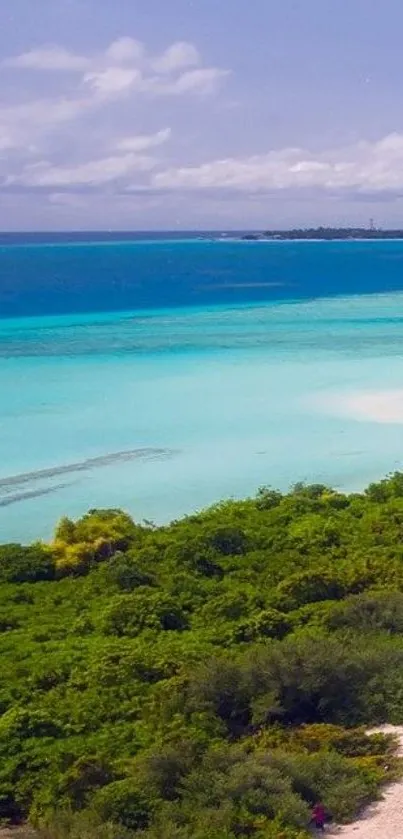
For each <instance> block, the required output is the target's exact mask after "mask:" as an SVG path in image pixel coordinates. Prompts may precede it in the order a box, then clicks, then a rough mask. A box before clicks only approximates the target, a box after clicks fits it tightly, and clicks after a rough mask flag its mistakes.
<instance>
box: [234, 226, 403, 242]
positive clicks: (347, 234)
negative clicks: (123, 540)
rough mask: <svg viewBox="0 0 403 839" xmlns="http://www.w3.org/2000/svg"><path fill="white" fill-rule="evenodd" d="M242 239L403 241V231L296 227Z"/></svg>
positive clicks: (249, 235)
mask: <svg viewBox="0 0 403 839" xmlns="http://www.w3.org/2000/svg"><path fill="white" fill-rule="evenodd" d="M242 238H243V239H250V240H252V241H253V240H259V239H280V240H281V239H287V240H295V239H323V240H333V239H335V240H344V239H403V230H380V229H379V228H377V227H299V228H298V227H297V228H293V229H292V230H266V231H265V232H264V233H246V234H245V235H244V236H243V237H242Z"/></svg>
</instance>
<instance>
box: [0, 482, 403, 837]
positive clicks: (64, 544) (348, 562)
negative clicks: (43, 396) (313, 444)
mask: <svg viewBox="0 0 403 839" xmlns="http://www.w3.org/2000/svg"><path fill="white" fill-rule="evenodd" d="M0 581H1V585H0V649H1V662H2V667H1V674H0V754H1V760H0V818H3V819H5V820H11V821H13V822H18V821H24V820H26V819H29V820H30V821H31V822H32V823H33V824H34V825H38V826H40V830H41V831H42V833H41V835H42V836H43V837H45V839H65V837H66V838H67V837H70V839H78V837H80V839H95V837H99V839H128V837H133V836H136V837H143V839H157V838H158V839H191V837H192V839H193V837H194V839H205V837H206V839H207V837H209V839H235V837H254V838H255V839H264V838H265V839H274V837H283V839H302V837H303V836H306V835H307V834H306V830H307V826H308V824H309V819H310V811H311V807H312V805H313V803H314V802H315V801H317V800H322V801H323V802H324V804H325V806H326V808H327V810H328V812H329V814H330V815H331V817H332V818H334V819H335V820H337V821H343V820H349V819H351V818H352V817H353V816H354V814H355V813H356V811H357V810H358V809H359V808H360V807H361V806H362V805H363V804H364V803H365V802H366V801H368V800H369V799H371V798H372V797H374V796H375V795H376V793H377V789H378V787H379V784H380V783H381V782H382V781H383V780H385V779H386V778H387V777H389V775H390V773H391V772H392V773H393V772H394V771H396V764H395V761H394V759H393V754H392V753H393V746H392V744H391V743H390V741H389V739H388V738H386V737H385V736H383V735H373V736H371V737H369V736H367V735H366V734H365V731H364V726H366V725H368V724H371V723H382V722H385V721H389V722H400V723H401V722H402V721H403V475H400V474H396V475H394V476H392V477H391V478H389V479H387V480H385V481H382V482H380V483H379V484H373V485H371V486H370V487H369V488H368V490H367V491H366V492H365V493H363V494H354V495H350V496H345V495H342V494H339V493H337V492H334V491H332V490H331V489H329V488H327V487H324V486H319V485H318V486H316V485H315V486H308V487H305V486H302V485H297V486H295V487H294V489H293V490H292V491H291V492H290V493H289V494H287V495H281V494H280V493H278V492H275V491H273V490H270V489H262V490H261V491H260V492H259V493H258V495H257V497H256V498H255V499H250V500H246V501H228V502H224V503H221V504H218V505H217V506H215V507H213V508H211V509H209V510H207V511H205V512H202V513H200V514H198V515H194V516H190V517H188V518H185V519H183V520H181V521H178V522H174V523H173V524H171V525H170V526H168V527H160V528H155V527H153V526H151V525H144V526H140V525H138V524H135V523H133V521H132V520H131V519H130V517H129V516H127V515H126V514H125V513H123V512H121V511H119V510H109V511H108V510H94V511H90V512H89V513H88V514H87V515H85V516H84V517H83V518H81V519H80V520H79V521H77V522H73V521H71V520H69V519H63V520H62V521H61V522H60V523H59V526H58V528H57V531H56V534H55V539H54V541H53V542H52V543H51V544H50V545H44V544H36V545H32V546H30V547H24V546H21V545H15V544H14V545H3V546H1V547H0Z"/></svg>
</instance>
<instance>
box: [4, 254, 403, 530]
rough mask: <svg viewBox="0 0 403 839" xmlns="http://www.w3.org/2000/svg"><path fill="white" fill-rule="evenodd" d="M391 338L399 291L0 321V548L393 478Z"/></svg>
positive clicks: (395, 383) (398, 454) (395, 433)
mask: <svg viewBox="0 0 403 839" xmlns="http://www.w3.org/2000/svg"><path fill="white" fill-rule="evenodd" d="M263 247H264V246H263ZM400 247H401V249H402V248H403V246H402V245H401V246H400ZM393 253H395V251H394V250H393ZM402 253H403V250H402ZM402 325H403V293H401V292H397V291H393V292H390V293H387V294H370V295H365V294H360V295H357V296H348V297H321V298H319V299H314V300H296V301H294V302H292V301H284V300H272V301H266V302H252V303H251V302H244V303H243V304H242V303H238V304H237V305H229V304H228V303H226V304H224V303H221V305H215V306H214V305H211V304H210V305H208V306H206V305H198V306H196V305H193V306H190V307H188V308H184V307H177V308H167V309H155V310H150V309H149V310H146V309H144V310H137V311H133V312H132V313H131V312H123V313H121V312H120V313H119V312H115V313H111V312H107V313H103V314H100V313H98V314H85V313H82V314H74V315H69V314H65V315H56V314H51V315H47V316H39V315H37V316H34V315H31V316H30V317H25V318H24V317H20V318H15V319H3V320H0V392H1V402H0V539H1V540H13V539H18V540H31V539H34V538H48V537H49V536H50V534H51V532H52V528H53V526H54V524H55V522H56V520H57V519H58V518H59V517H60V516H61V515H63V514H68V515H70V516H77V515H79V514H81V513H83V512H84V511H85V510H87V509H88V508H91V507H100V506H109V507H110V506H115V507H116V506H121V507H123V508H125V509H127V510H128V511H130V512H131V513H132V514H133V515H134V517H135V518H136V519H137V520H142V519H144V518H146V519H152V520H154V521H156V522H163V521H168V520H169V519H171V518H173V517H177V516H180V515H182V514H183V513H188V512H191V511H193V510H195V509H198V508H201V507H203V506H205V505H207V504H210V503H212V502H214V501H217V500H219V499H220V498H222V497H224V496H244V495H246V494H248V493H254V492H255V491H256V489H257V488H258V487H259V486H260V485H262V484H271V485H274V486H276V487H280V488H281V489H286V488H287V487H288V486H289V485H290V484H291V483H293V482H295V481H299V480H306V481H323V482H326V483H330V484H332V485H334V486H337V487H340V488H342V489H347V490H352V489H357V488H360V487H362V486H364V485H365V484H366V483H367V482H368V481H370V480H372V479H376V478H378V477H380V476H382V475H384V474H385V473H387V472H388V471H390V470H393V469H396V468H401V467H402V466H403V444H402V439H403V395H402V394H403V329H402Z"/></svg>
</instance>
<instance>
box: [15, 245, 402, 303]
mask: <svg viewBox="0 0 403 839" xmlns="http://www.w3.org/2000/svg"><path fill="white" fill-rule="evenodd" d="M89 235H91V236H92V238H94V237H95V238H97V234H74V235H73V234H53V235H52V236H49V235H48V236H47V239H48V240H49V241H48V242H47V244H45V243H44V241H43V240H44V238H46V237H45V236H44V234H42V235H39V234H31V235H30V236H28V238H27V235H26V234H25V237H24V238H23V237H22V236H21V234H7V235H6V234H3V236H2V240H0V316H2V317H21V316H24V315H28V316H29V315H43V314H64V313H74V312H76V313H78V312H97V311H99V312H108V311H123V310H133V309H144V308H146V309H154V308H156V307H157V308H164V307H178V306H205V305H211V304H224V305H229V306H230V305H232V304H244V303H256V302H261V301H276V300H304V299H307V298H308V299H309V298H312V297H328V296H332V295H335V294H339V295H346V294H368V293H371V294H372V293H379V292H384V291H397V290H400V289H402V288H403V242H400V241H397V242H392V241H383V242H382V241H380V242H370V241H365V242H242V241H228V240H227V241H226V240H221V241H220V240H209V239H208V238H206V239H205V240H204V241H201V240H194V239H191V238H181V239H179V238H177V235H176V236H175V235H174V234H164V238H157V239H156V238H155V237H153V238H150V235H148V234H147V235H148V238H145V234H137V236H136V238H135V239H134V240H124V238H123V237H124V235H126V237H128V236H129V235H131V236H132V237H133V234H109V238H108V239H107V240H106V241H105V240H104V241H103V242H101V241H91V242H88V241H86V239H88V237H89ZM100 235H101V234H98V236H100ZM205 235H206V237H208V235H209V234H205ZM181 236H182V237H183V234H181ZM116 237H118V238H119V239H120V241H115V238H116ZM66 239H68V241H66ZM1 241H2V244H1Z"/></svg>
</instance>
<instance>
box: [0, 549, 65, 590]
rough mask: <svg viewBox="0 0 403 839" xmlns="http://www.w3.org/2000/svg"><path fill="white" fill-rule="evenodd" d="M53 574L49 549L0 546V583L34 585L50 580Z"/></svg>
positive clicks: (52, 562) (52, 563)
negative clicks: (40, 581)
mask: <svg viewBox="0 0 403 839" xmlns="http://www.w3.org/2000/svg"><path fill="white" fill-rule="evenodd" d="M54 573H55V568H54V561H53V558H52V554H51V552H50V550H49V548H46V547H44V546H42V545H32V546H31V547H25V546H24V545H17V544H10V545H0V582H10V583H36V582H37V581H39V580H52V579H53V578H54Z"/></svg>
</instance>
